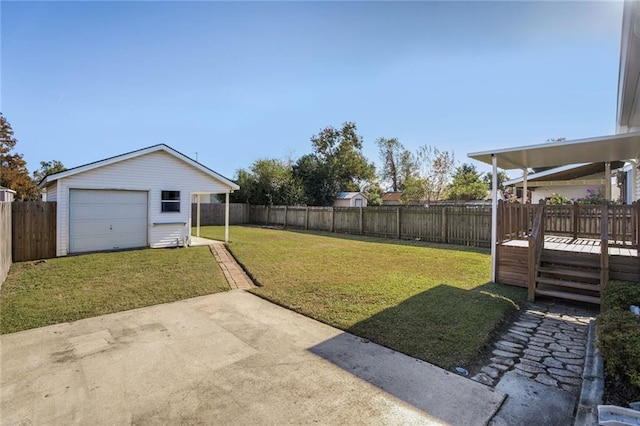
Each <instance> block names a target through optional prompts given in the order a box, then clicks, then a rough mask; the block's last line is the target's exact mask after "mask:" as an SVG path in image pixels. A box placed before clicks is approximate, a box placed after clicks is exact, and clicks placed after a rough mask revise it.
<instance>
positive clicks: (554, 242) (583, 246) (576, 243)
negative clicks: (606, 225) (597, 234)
mask: <svg viewBox="0 0 640 426" xmlns="http://www.w3.org/2000/svg"><path fill="white" fill-rule="evenodd" d="M501 245H503V246H509V247H528V246H529V243H528V242H527V241H526V240H506V241H503V242H502V244H501ZM544 249H546V250H561V251H568V252H575V253H592V254H598V255H599V254H600V240H595V239H591V238H576V239H573V238H571V237H562V236H553V235H545V237H544ZM609 256H630V257H634V256H636V257H637V256H638V250H637V249H635V248H633V247H631V246H630V245H629V244H626V245H619V246H611V245H610V246H609ZM638 262H640V259H638Z"/></svg>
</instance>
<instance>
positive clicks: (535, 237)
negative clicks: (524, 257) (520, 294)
mask: <svg viewBox="0 0 640 426" xmlns="http://www.w3.org/2000/svg"><path fill="white" fill-rule="evenodd" d="M545 207H546V206H544V205H542V206H538V209H537V210H536V211H535V213H534V215H533V226H532V227H531V233H530V234H529V236H528V237H527V239H528V240H529V257H528V260H529V285H528V292H527V298H528V299H529V301H530V302H533V301H534V300H535V297H536V277H537V275H538V266H539V265H540V256H542V249H543V247H544V227H545V226H544V225H545Z"/></svg>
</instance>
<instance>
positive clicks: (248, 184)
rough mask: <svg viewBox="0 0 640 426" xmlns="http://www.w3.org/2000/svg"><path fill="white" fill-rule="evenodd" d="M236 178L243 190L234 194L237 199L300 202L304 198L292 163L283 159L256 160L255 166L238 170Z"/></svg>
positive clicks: (257, 202) (276, 202) (272, 203)
mask: <svg viewBox="0 0 640 426" xmlns="http://www.w3.org/2000/svg"><path fill="white" fill-rule="evenodd" d="M236 182H237V183H238V185H239V186H240V190H238V191H235V192H234V193H232V194H231V197H230V200H231V201H232V202H235V203H250V204H254V205H297V204H300V203H302V202H303V199H304V197H303V192H302V186H301V185H300V183H299V182H298V181H297V180H296V179H295V178H294V177H293V174H292V165H291V164H290V163H288V162H285V161H282V160H276V159H261V160H256V161H255V162H254V163H253V165H252V166H251V170H244V169H240V170H238V172H237V176H236Z"/></svg>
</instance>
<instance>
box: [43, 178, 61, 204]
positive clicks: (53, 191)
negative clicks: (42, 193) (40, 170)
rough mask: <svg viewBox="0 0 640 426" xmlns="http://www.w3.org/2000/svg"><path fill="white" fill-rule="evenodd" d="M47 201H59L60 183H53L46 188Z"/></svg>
mask: <svg viewBox="0 0 640 426" xmlns="http://www.w3.org/2000/svg"><path fill="white" fill-rule="evenodd" d="M46 194H47V195H46V198H45V201H58V182H53V183H52V184H51V185H48V186H47V187H46Z"/></svg>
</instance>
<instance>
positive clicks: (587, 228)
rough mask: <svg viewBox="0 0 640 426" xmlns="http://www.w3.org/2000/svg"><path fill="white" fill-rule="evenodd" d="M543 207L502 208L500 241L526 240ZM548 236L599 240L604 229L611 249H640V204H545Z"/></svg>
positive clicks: (499, 229) (499, 208) (519, 206)
mask: <svg viewBox="0 0 640 426" xmlns="http://www.w3.org/2000/svg"><path fill="white" fill-rule="evenodd" d="M537 207H539V205H535V204H533V205H531V204H526V205H521V204H507V203H503V202H501V203H500V204H499V205H498V237H499V240H500V241H503V240H510V239H523V238H524V236H526V235H527V234H528V233H529V231H530V230H531V229H532V226H533V211H534V210H535V209H536V208H537ZM544 211H545V233H546V234H547V235H558V236H569V237H572V238H574V239H577V238H593V239H599V238H601V236H602V233H603V232H602V231H603V226H604V229H605V230H606V231H607V235H608V243H609V245H611V246H625V247H632V248H640V225H639V224H640V203H638V202H637V201H636V202H634V203H633V204H628V205H616V204H609V205H605V206H604V208H603V205H594V204H591V205H581V204H569V205H545V208H544Z"/></svg>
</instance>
